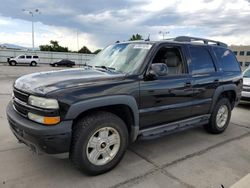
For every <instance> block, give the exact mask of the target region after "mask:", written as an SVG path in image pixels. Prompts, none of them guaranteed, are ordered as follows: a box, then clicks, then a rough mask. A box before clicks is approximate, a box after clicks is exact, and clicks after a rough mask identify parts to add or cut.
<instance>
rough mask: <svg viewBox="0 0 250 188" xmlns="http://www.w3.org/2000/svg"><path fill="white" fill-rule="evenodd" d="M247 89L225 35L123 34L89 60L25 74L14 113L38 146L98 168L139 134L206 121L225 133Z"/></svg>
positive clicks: (14, 121) (12, 118) (17, 126)
mask: <svg viewBox="0 0 250 188" xmlns="http://www.w3.org/2000/svg"><path fill="white" fill-rule="evenodd" d="M201 42H202V43H201ZM241 90H242V75H241V69H240V66H239V63H238V62H237V60H236V58H235V56H234V54H233V53H232V51H231V50H229V49H228V48H227V45H226V44H224V43H221V42H218V41H212V40H207V39H201V38H194V37H185V36H182V37H177V38H174V39H171V40H163V41H157V42H151V41H136V42H123V43H116V44H113V45H110V46H108V47H107V48H105V49H104V50H102V51H101V52H100V53H99V54H98V55H96V56H95V58H94V59H93V61H92V62H91V63H90V64H88V65H86V66H84V67H83V68H77V69H68V70H60V71H51V72H44V73H34V74H30V75H26V76H22V77H20V78H19V79H17V80H16V81H15V83H14V85H13V100H12V101H11V102H10V103H9V105H8V107H7V116H8V120H9V124H10V128H11V130H12V131H13V133H14V135H15V136H16V137H17V139H18V140H19V141H20V142H23V143H25V144H26V145H28V146H29V147H31V148H32V149H33V150H34V151H36V152H45V153H48V154H59V153H65V152H69V157H70V159H71V160H72V162H73V163H74V164H75V165H76V166H77V167H78V168H79V169H81V170H82V171H84V172H85V173H87V174H91V175H97V174H101V173H104V172H106V171H108V170H111V169H112V168H113V167H115V166H116V165H117V164H118V163H119V161H120V160H121V159H122V157H123V155H124V153H125V151H126V148H127V146H128V144H129V143H131V142H134V141H135V140H136V139H137V138H139V137H140V138H152V137H156V136H159V135H165V134H169V133H172V132H176V131H180V130H184V129H187V128H190V127H194V126H199V125H204V127H205V129H206V130H207V131H208V132H210V133H214V134H218V133H222V132H223V131H224V130H225V129H226V128H227V126H228V124H229V121H230V116H231V111H232V109H233V108H234V106H235V105H236V104H237V103H238V101H239V99H240V98H241Z"/></svg>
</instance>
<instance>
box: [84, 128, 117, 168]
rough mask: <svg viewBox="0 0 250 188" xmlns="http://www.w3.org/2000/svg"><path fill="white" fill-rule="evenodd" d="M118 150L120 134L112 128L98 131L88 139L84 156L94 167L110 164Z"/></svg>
mask: <svg viewBox="0 0 250 188" xmlns="http://www.w3.org/2000/svg"><path fill="white" fill-rule="evenodd" d="M119 149H120V134H119V133H118V132H117V130H115V129H114V128H112V127H104V128H101V129H98V130H97V131H96V132H95V133H94V134H93V135H92V136H91V137H90V139H89V141H88V145H87V148H86V154H87V158H88V160H89V162H91V163H92V164H94V165H105V164H107V163H108V162H110V161H111V160H112V159H113V158H114V157H115V156H116V154H117V153H118V151H119Z"/></svg>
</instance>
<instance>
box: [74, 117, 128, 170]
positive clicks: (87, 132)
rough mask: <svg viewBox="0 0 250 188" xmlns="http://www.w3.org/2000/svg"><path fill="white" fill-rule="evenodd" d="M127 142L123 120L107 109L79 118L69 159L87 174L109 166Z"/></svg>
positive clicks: (120, 157) (125, 147)
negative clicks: (106, 110)
mask: <svg viewBox="0 0 250 188" xmlns="http://www.w3.org/2000/svg"><path fill="white" fill-rule="evenodd" d="M127 145H128V130H127V127H126V125H125V123H124V122H123V121H122V120H121V119H120V118H119V117H118V116H116V115H114V114H112V113H109V112H97V113H93V114H90V115H88V116H86V117H84V118H83V119H81V120H79V121H78V122H77V124H76V125H75V128H74V129H73V139H72V146H71V151H70V158H71V160H72V162H73V163H74V164H75V166H76V167H77V168H79V169H80V170H82V171H83V172H85V173H87V174H89V175H98V174H102V173H104V172H107V171H109V170H111V169H113V168H114V167H115V166H116V165H117V164H118V163H119V162H120V160H121V159H122V157H123V155H124V153H125V151H126V149H127Z"/></svg>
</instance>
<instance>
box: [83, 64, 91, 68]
mask: <svg viewBox="0 0 250 188" xmlns="http://www.w3.org/2000/svg"><path fill="white" fill-rule="evenodd" d="M83 66H84V67H90V68H91V67H93V66H92V65H89V64H87V63H86V64H84V65H83Z"/></svg>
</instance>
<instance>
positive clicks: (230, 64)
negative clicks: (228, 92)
mask: <svg viewBox="0 0 250 188" xmlns="http://www.w3.org/2000/svg"><path fill="white" fill-rule="evenodd" d="M214 52H215V55H216V57H217V59H218V61H220V62H221V68H222V70H223V71H225V72H228V71H240V66H239V63H238V62H237V60H236V57H235V55H234V54H233V53H232V52H231V51H230V50H228V49H225V48H214Z"/></svg>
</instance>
